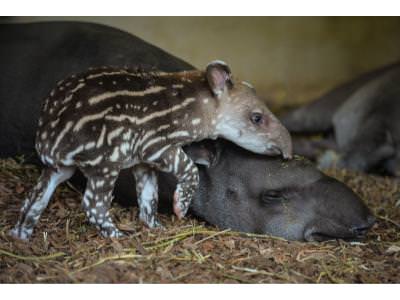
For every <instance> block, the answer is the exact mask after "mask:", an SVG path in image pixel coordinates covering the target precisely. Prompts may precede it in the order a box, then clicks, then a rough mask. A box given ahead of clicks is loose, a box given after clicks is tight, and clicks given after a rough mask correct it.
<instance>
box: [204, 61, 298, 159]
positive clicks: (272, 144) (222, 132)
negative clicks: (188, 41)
mask: <svg viewBox="0 0 400 300" xmlns="http://www.w3.org/2000/svg"><path fill="white" fill-rule="evenodd" d="M205 74H206V78H207V82H208V84H209V87H210V89H211V92H212V94H213V96H214V97H215V98H217V104H218V105H217V109H216V112H215V113H216V119H215V120H213V121H214V123H215V127H216V133H217V135H218V136H220V137H223V138H225V139H227V140H230V141H233V142H234V143H236V144H238V145H239V146H241V147H243V148H245V149H247V150H249V151H252V152H255V153H260V154H267V155H279V154H282V156H283V157H284V158H291V157H292V141H291V138H290V134H289V132H288V131H287V130H286V128H285V127H284V126H283V125H282V124H281V122H280V121H279V120H278V119H277V118H276V117H275V116H274V115H273V114H272V113H271V111H270V110H269V109H268V107H267V106H266V105H265V103H264V101H262V100H261V99H260V98H259V97H258V96H257V95H256V92H255V90H254V88H253V87H252V86H251V85H250V84H249V83H247V82H244V81H239V80H234V78H233V77H232V74H231V71H230V68H229V67H228V65H226V64H225V63H224V62H222V61H213V62H211V63H210V64H208V66H207V69H206V73H205Z"/></svg>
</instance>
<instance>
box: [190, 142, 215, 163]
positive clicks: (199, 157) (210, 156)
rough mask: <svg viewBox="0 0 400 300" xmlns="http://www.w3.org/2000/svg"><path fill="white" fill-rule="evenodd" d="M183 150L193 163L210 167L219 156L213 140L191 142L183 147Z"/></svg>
mask: <svg viewBox="0 0 400 300" xmlns="http://www.w3.org/2000/svg"><path fill="white" fill-rule="evenodd" d="M184 150H185V152H186V153H187V155H189V156H190V158H191V159H192V160H193V161H194V163H196V164H198V165H203V166H206V167H207V168H210V167H212V166H214V165H215V164H216V162H217V160H218V157H219V151H218V145H217V143H216V142H215V141H207V140H206V141H202V142H198V143H192V144H190V145H189V146H187V147H185V149H184Z"/></svg>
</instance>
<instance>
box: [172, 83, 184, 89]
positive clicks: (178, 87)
mask: <svg viewBox="0 0 400 300" xmlns="http://www.w3.org/2000/svg"><path fill="white" fill-rule="evenodd" d="M172 87H173V88H174V89H182V88H183V84H173V85H172Z"/></svg>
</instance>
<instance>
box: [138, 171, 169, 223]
mask: <svg viewBox="0 0 400 300" xmlns="http://www.w3.org/2000/svg"><path fill="white" fill-rule="evenodd" d="M133 175H134V176H135V180H136V194H137V199H138V205H139V219H140V220H141V221H143V222H144V223H145V224H146V225H147V226H149V227H150V228H156V227H162V226H161V223H160V222H159V221H158V218H157V206H158V185H157V174H156V172H155V170H154V169H152V168H151V167H149V166H147V165H144V164H141V165H138V166H136V167H135V168H134V169H133Z"/></svg>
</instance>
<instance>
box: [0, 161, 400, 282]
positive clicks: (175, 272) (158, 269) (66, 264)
mask: <svg viewBox="0 0 400 300" xmlns="http://www.w3.org/2000/svg"><path fill="white" fill-rule="evenodd" d="M38 174H39V171H38V168H36V167H34V166H30V165H22V164H20V163H18V162H16V161H15V160H12V159H7V160H0V214H1V215H0V282H2V283H6V282H7V283H22V282H24V283H34V282H47V283H53V282H57V283H70V282H87V283H91V282H99V283H111V282H118V283H126V282H128V283H139V282H145V283H173V282H174V283H189V282H190V283H268V282H277V283H286V282H290V283H297V282H303V283H319V282H321V283H361V282H368V283H381V282H386V283H391V282H397V283H400V183H399V181H398V180H396V179H393V178H385V177H379V176H370V175H368V176H367V175H363V174H355V173H348V172H345V171H339V170H330V171H329V172H328V174H329V175H331V176H334V177H336V178H338V179H339V180H341V181H343V182H345V183H346V184H347V185H348V186H350V187H351V188H352V189H353V190H354V191H355V192H356V193H358V194H359V195H360V196H361V197H362V198H363V199H364V201H365V202H366V203H367V205H368V206H369V207H370V208H371V210H372V211H373V212H374V214H375V215H376V216H377V223H376V225H375V226H374V227H373V228H372V229H371V231H370V232H369V234H368V235H367V237H366V239H365V240H362V241H356V242H346V241H342V240H333V241H327V242H322V243H303V242H293V241H286V240H283V239H280V238H276V237H270V236H264V235H253V234H243V233H238V232H232V231H229V230H220V229H218V228H216V227H213V226H211V225H208V224H205V223H203V222H201V221H198V220H196V219H195V218H194V217H187V218H185V219H184V220H181V221H178V220H177V219H175V218H174V216H172V215H161V221H162V222H163V224H164V225H165V227H166V229H165V230H149V229H147V228H145V227H144V226H143V225H142V224H141V223H140V222H138V220H137V208H136V207H132V208H123V207H121V206H119V205H118V204H114V205H113V208H112V213H113V214H114V215H115V216H116V221H117V224H118V226H119V227H120V228H121V229H123V230H125V231H127V232H130V235H129V236H128V237H126V238H122V239H118V240H115V239H103V238H101V237H99V235H98V234H97V231H96V229H95V228H94V227H92V226H90V225H89V224H88V223H87V221H86V218H85V216H84V213H83V211H82V210H81V208H80V198H81V196H80V194H79V193H78V192H75V191H73V190H71V189H69V188H68V187H67V186H66V185H64V186H62V187H60V188H59V189H58V190H57V192H56V194H55V196H54V197H53V199H52V201H51V202H50V205H49V207H48V208H47V209H46V210H45V212H44V214H43V215H42V217H41V219H40V221H39V224H38V225H37V227H36V230H35V232H34V235H33V237H32V239H31V240H30V241H29V242H21V241H16V240H14V239H12V238H11V237H9V236H8V235H7V232H8V231H9V230H10V228H11V227H12V226H13V225H14V223H15V222H16V220H17V217H18V214H19V209H20V207H21V204H22V201H23V199H24V197H25V195H26V193H27V192H28V191H29V189H30V188H32V186H33V185H34V183H35V182H36V180H37V178H38Z"/></svg>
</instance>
